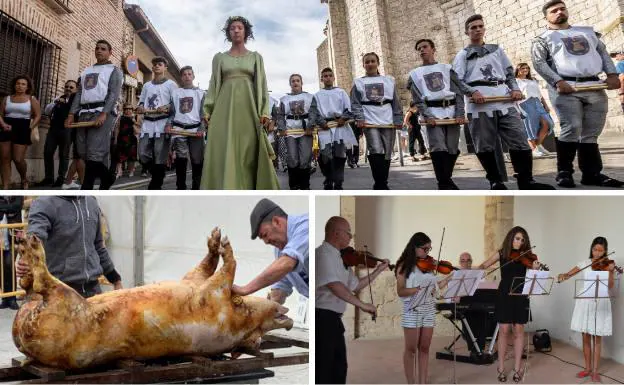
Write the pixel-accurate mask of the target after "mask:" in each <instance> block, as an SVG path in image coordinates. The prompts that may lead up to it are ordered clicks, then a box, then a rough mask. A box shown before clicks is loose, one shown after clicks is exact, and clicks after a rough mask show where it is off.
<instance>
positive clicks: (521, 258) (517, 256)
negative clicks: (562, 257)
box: [509, 250, 550, 271]
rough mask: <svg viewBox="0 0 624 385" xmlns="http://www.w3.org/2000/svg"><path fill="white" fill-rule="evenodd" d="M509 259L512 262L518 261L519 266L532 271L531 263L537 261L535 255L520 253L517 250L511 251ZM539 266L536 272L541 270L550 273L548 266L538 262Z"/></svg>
mask: <svg viewBox="0 0 624 385" xmlns="http://www.w3.org/2000/svg"><path fill="white" fill-rule="evenodd" d="M509 258H510V259H511V260H514V261H518V262H520V263H521V264H523V265H524V266H525V267H526V268H527V269H533V263H534V262H535V261H537V255H536V254H533V253H531V252H530V251H529V252H526V251H525V252H520V251H517V250H513V251H512V252H511V253H510V254H509ZM538 264H539V269H538V270H543V271H550V268H549V267H548V265H545V264H543V263H541V262H538Z"/></svg>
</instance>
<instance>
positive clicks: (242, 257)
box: [97, 196, 309, 328]
mask: <svg viewBox="0 0 624 385" xmlns="http://www.w3.org/2000/svg"><path fill="white" fill-rule="evenodd" d="M262 198H263V197H261V196H229V197H228V196H219V197H217V196H208V197H207V196H201V197H200V196H147V197H145V196H105V197H103V196H100V197H98V198H97V199H98V201H99V203H100V206H101V208H102V210H103V212H104V214H105V215H106V217H107V219H108V223H109V227H110V240H109V241H108V242H107V246H108V248H109V253H110V255H111V257H112V259H113V261H114V263H115V266H116V268H117V270H118V271H119V273H120V274H121V276H122V282H123V285H124V287H133V286H137V285H141V284H150V283H154V282H160V281H167V280H179V279H181V278H182V277H183V276H184V274H186V273H187V272H188V271H190V270H191V269H193V268H194V267H195V266H196V265H197V264H198V263H199V262H200V261H201V260H202V258H204V256H205V255H206V252H207V246H206V241H207V237H208V236H209V234H210V232H211V230H212V229H213V228H214V227H217V226H218V227H220V228H221V230H222V233H223V234H224V235H227V236H228V238H229V239H230V242H231V243H232V246H233V248H234V253H235V257H236V260H237V269H236V278H235V280H234V282H235V283H236V284H238V285H244V284H246V283H248V282H249V281H250V280H251V279H253V278H254V277H255V276H256V275H257V274H258V273H260V272H261V271H262V270H264V269H265V268H266V267H267V266H268V265H269V264H270V263H271V262H272V261H273V260H274V258H275V255H274V248H273V247H272V246H269V245H265V244H264V243H263V242H262V241H261V240H259V239H256V240H251V228H250V224H249V214H250V213H251V211H252V210H253V208H254V206H255V205H256V203H257V202H258V201H259V200H260V199H262ZM270 199H271V200H273V201H274V202H275V203H277V204H278V205H280V206H281V207H282V209H284V211H285V212H286V213H288V214H289V215H301V214H306V213H308V209H309V203H308V198H307V197H272V198H270ZM267 293H268V290H267V289H265V290H262V291H260V292H258V293H255V295H257V296H262V297H265V296H266V295H267ZM286 306H287V307H288V308H289V309H290V312H289V314H288V315H289V316H290V317H291V318H293V319H294V320H295V324H296V325H297V326H299V327H305V328H307V327H308V319H307V307H308V306H307V300H306V298H305V297H303V296H300V295H299V294H298V293H297V292H296V291H294V292H293V295H291V296H290V297H289V298H288V299H287V301H286Z"/></svg>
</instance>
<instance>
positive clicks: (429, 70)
mask: <svg viewBox="0 0 624 385" xmlns="http://www.w3.org/2000/svg"><path fill="white" fill-rule="evenodd" d="M415 48H416V51H418V53H419V54H420V57H421V58H422V61H423V65H422V66H421V67H418V68H416V69H414V70H412V71H411V72H410V74H409V79H408V81H407V87H408V89H409V90H410V92H411V94H412V99H413V101H414V103H415V104H416V107H417V108H418V111H421V115H422V116H423V118H424V120H425V121H426V123H427V137H428V138H429V154H430V155H431V161H432V163H433V170H434V172H435V175H436V179H437V180H438V188H439V189H440V190H459V188H458V187H457V185H456V184H455V182H453V179H452V175H453V168H454V167H455V162H456V161H457V157H458V156H459V133H460V125H462V124H464V123H465V117H464V112H465V110H464V96H463V94H462V93H461V91H460V89H459V85H458V84H459V81H458V80H457V74H456V73H455V71H453V68H452V67H451V65H450V64H441V63H438V62H437V61H436V60H435V52H436V49H435V43H434V42H433V41H432V40H429V39H421V40H419V41H417V42H416V46H415ZM445 119H455V120H456V121H457V124H452V125H437V124H436V121H439V120H445ZM412 129H417V128H416V127H415V128H412Z"/></svg>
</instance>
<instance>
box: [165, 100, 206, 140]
mask: <svg viewBox="0 0 624 385" xmlns="http://www.w3.org/2000/svg"><path fill="white" fill-rule="evenodd" d="M203 98H204V91H202V90H200V89H199V88H177V89H174V90H173V91H172V93H171V99H172V101H173V106H174V107H175V116H174V117H173V121H174V122H177V123H180V124H184V125H193V124H198V123H201V109H202V105H201V102H202V99H203ZM189 104H190V107H191V108H190V109H189ZM183 107H184V108H183ZM172 128H173V129H174V130H182V128H180V127H172ZM199 128H200V127H195V128H191V129H185V130H184V131H186V132H197V130H199ZM181 137H182V136H180V135H174V136H172V138H181Z"/></svg>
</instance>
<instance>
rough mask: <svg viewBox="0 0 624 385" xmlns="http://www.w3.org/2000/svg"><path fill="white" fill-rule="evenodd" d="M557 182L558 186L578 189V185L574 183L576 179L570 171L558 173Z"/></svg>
mask: <svg viewBox="0 0 624 385" xmlns="http://www.w3.org/2000/svg"><path fill="white" fill-rule="evenodd" d="M555 181H556V182H557V186H559V187H565V188H574V187H576V183H574V178H573V177H572V173H571V172H570V171H559V172H558V173H557V177H556V178H555Z"/></svg>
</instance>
